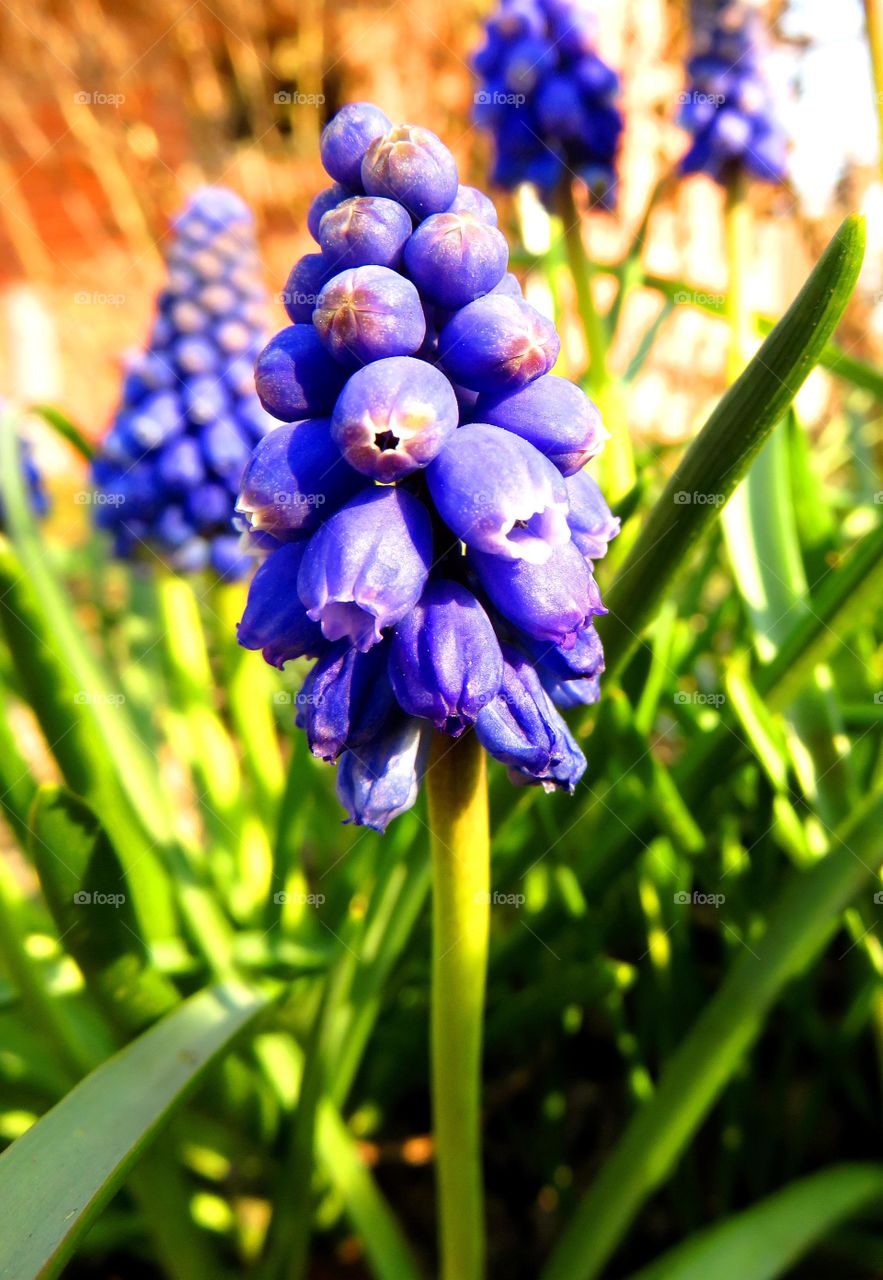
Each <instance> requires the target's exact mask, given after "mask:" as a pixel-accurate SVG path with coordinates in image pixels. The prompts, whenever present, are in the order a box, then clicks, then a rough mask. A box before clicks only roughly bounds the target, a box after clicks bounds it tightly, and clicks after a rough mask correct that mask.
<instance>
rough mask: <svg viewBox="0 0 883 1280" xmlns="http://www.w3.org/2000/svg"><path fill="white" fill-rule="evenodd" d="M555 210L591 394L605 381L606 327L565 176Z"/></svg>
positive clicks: (593, 269) (574, 203)
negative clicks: (585, 349) (586, 353)
mask: <svg viewBox="0 0 883 1280" xmlns="http://www.w3.org/2000/svg"><path fill="white" fill-rule="evenodd" d="M558 211H559V214H560V216H561V222H562V227H563V231H564V246H565V248H566V250H567V261H568V264H569V266H570V274H571V275H572V276H573V286H574V289H575V290H576V305H577V310H578V311H579V318H580V320H581V322H582V326H583V333H584V334H585V337H586V346H587V347H588V349H589V389H590V390H591V391H592V393H593V394H594V395H600V394H601V393H603V391H604V389H605V388H606V386H607V383H608V381H609V377H608V373H607V346H608V342H607V329H606V326H605V324H604V320H603V319H602V317H601V315H600V313H599V311H598V308H597V307H596V306H595V296H594V293H593V290H592V281H593V280H594V278H595V264H594V263H593V262H592V260H591V259H590V257H589V255H588V254H587V253H586V247H585V245H584V244H583V234H582V219H581V217H580V215H579V211H578V210H577V207H576V201H575V200H574V198H573V184H572V182H570V180H569V179H567V180H565V181H564V182H562V183H561V187H560V188H559V191H558Z"/></svg>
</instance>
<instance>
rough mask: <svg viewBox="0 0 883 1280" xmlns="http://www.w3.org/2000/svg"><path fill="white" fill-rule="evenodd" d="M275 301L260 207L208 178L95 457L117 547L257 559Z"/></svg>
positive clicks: (193, 561) (175, 235)
mask: <svg viewBox="0 0 883 1280" xmlns="http://www.w3.org/2000/svg"><path fill="white" fill-rule="evenodd" d="M265 305H266V296H265V292H264V288H263V285H262V283H261V278H260V264H259V261H258V254H257V248H256V245H255V239H254V225H253V218H252V215H251V212H250V211H249V209H248V207H247V206H246V205H245V204H244V203H243V201H242V200H241V199H240V198H239V197H238V196H237V195H235V194H234V193H233V192H232V191H227V190H225V189H223V188H221V187H204V188H202V189H201V190H199V191H197V192H196V193H195V194H194V195H193V196H192V198H191V199H190V201H189V203H188V204H187V206H186V208H185V209H184V211H183V212H182V213H181V214H180V215H179V216H178V217H177V219H176V220H175V222H174V224H173V226H172V247H171V249H170V251H169V254H168V282H167V284H166V287H165V288H164V289H163V291H162V293H160V295H159V298H158V300H157V307H156V315H155V318H154V322H153V328H152V331H151V335H150V340H149V343H148V346H147V350H146V351H144V352H143V353H142V354H140V355H139V356H138V357H137V358H136V359H135V360H134V361H133V362H132V363H131V365H130V366H129V368H128V371H127V374H126V378H125V382H124V385H123V394H122V403H121V405H120V407H119V409H118V410H117V414H116V417H115V419H114V422H113V425H112V427H111V429H110V431H109V432H108V434H107V436H106V437H105V439H104V441H103V444H102V446H101V450H100V453H99V455H98V458H97V460H96V461H95V463H94V467H93V476H94V480H95V484H96V487H97V492H96V494H95V513H96V521H97V523H98V524H99V526H101V527H102V528H105V529H108V530H109V531H110V532H111V533H112V535H113V539H114V552H115V554H116V555H118V556H120V557H122V558H133V557H142V558H146V559H148V560H152V559H154V558H155V557H158V558H159V559H160V560H162V561H163V562H165V563H166V564H168V565H169V566H170V567H171V568H173V569H175V570H177V571H178V572H192V571H196V570H200V569H204V568H207V567H210V568H212V569H213V570H214V571H215V572H216V573H218V574H219V575H221V576H222V577H225V578H231V579H232V578H237V577H240V576H242V575H243V574H245V573H246V572H247V571H248V569H249V568H250V567H251V566H252V564H253V558H252V557H251V556H249V555H248V554H246V553H244V552H243V550H242V548H241V546H240V542H241V533H240V531H239V530H238V528H237V527H236V525H235V524H234V514H235V504H236V497H237V494H238V492H239V485H240V481H241V479H242V474H243V471H244V469H245V466H246V464H247V462H248V460H249V458H250V456H251V453H252V450H253V449H254V446H255V444H256V443H257V442H258V441H259V440H261V439H262V438H263V437H264V436H265V435H266V433H267V431H268V430H269V429H270V428H271V427H275V426H276V425H277V424H276V421H275V419H274V418H273V417H272V416H271V415H270V414H269V413H267V411H266V410H265V409H264V408H263V407H262V406H261V403H260V401H259V400H258V398H257V396H256V395H255V391H254V378H253V366H254V361H255V358H256V357H257V355H258V353H259V352H260V350H261V348H262V347H263V345H264V343H265V341H266V329H265V323H264V320H265V316H264V309H265ZM317 341H318V340H317ZM330 363H331V362H330V361H329V364H330Z"/></svg>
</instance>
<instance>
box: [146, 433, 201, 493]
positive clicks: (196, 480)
mask: <svg viewBox="0 0 883 1280" xmlns="http://www.w3.org/2000/svg"><path fill="white" fill-rule="evenodd" d="M156 475H157V478H158V479H159V481H160V483H161V484H164V485H165V486H166V488H167V489H168V490H169V492H170V493H175V494H182V495H186V493H187V492H188V490H190V489H192V488H194V487H195V486H196V485H199V484H201V483H202V481H203V480H204V479H205V466H204V464H203V460H202V453H201V452H200V448H199V445H198V443H197V442H196V440H194V439H193V437H192V436H179V437H178V439H177V440H171V441H169V443H168V444H167V445H165V446H164V448H162V449H161V450H160V453H159V456H158V458H157V460H156Z"/></svg>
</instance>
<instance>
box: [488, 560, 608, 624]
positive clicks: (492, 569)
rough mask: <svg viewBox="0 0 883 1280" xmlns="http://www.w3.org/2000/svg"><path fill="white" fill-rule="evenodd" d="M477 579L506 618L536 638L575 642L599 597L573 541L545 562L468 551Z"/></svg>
mask: <svg viewBox="0 0 883 1280" xmlns="http://www.w3.org/2000/svg"><path fill="white" fill-rule="evenodd" d="M469 554H470V558H471V560H472V563H473V565H474V567H475V571H476V573H477V574H478V578H479V581H480V582H481V585H482V586H483V587H484V589H485V591H486V592H487V593H488V595H489V597H490V599H491V602H492V603H493V604H494V605H495V606H496V608H497V609H499V611H500V613H501V614H502V615H503V617H504V618H508V619H509V621H510V622H511V623H513V624H514V625H515V626H516V627H518V628H520V630H522V631H524V632H526V634H527V635H529V636H533V637H534V639H536V640H547V641H548V642H549V643H550V644H560V645H564V646H565V648H568V647H572V646H573V644H574V641H575V637H576V633H577V632H578V631H579V630H580V628H581V627H584V626H585V625H586V623H587V622H588V621H589V620H590V618H591V617H592V615H593V614H595V613H599V612H600V611H601V610H600V601H599V598H598V594H597V587H596V586H595V581H594V578H593V577H592V574H591V571H590V570H589V567H588V565H587V564H586V562H585V560H584V559H583V558H582V556H581V555H580V553H579V551H578V550H577V548H576V547H575V546H574V544H573V543H572V542H565V543H563V545H561V546H558V547H554V548H553V550H552V554H551V556H550V557H549V558H548V560H546V562H545V563H544V564H542V565H537V564H531V563H530V562H529V561H527V560H506V559H504V558H503V557H502V556H494V555H486V554H485V553H484V552H482V551H470V553H469Z"/></svg>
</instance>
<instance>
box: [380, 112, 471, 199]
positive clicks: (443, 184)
mask: <svg viewBox="0 0 883 1280" xmlns="http://www.w3.org/2000/svg"><path fill="white" fill-rule="evenodd" d="M362 184H363V186H364V188H365V190H366V191H367V192H368V193H369V194H370V195H372V196H388V197H389V198H390V199H391V200H398V202H399V204H403V205H404V206H405V208H406V209H407V210H408V212H409V213H412V214H413V215H414V217H415V218H425V217H427V216H428V215H429V214H430V213H442V212H443V211H444V210H445V209H447V208H448V206H449V205H450V204H451V203H452V202H453V200H454V199H455V197H456V195H457V188H458V185H459V184H458V182H457V165H456V163H455V162H454V157H453V156H452V155H451V153H450V151H449V150H448V149H447V147H446V146H445V144H444V143H443V142H442V140H441V139H440V138H437V137H436V135H435V134H434V133H431V132H430V131H429V129H421V128H419V127H418V126H417V125H413V124H402V125H399V126H398V127H397V128H395V129H390V130H389V131H388V132H387V133H385V134H384V135H383V136H382V137H380V138H375V140H374V141H373V142H372V143H371V145H370V147H369V148H368V150H367V151H366V153H365V158H364V160H363V161H362Z"/></svg>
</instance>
